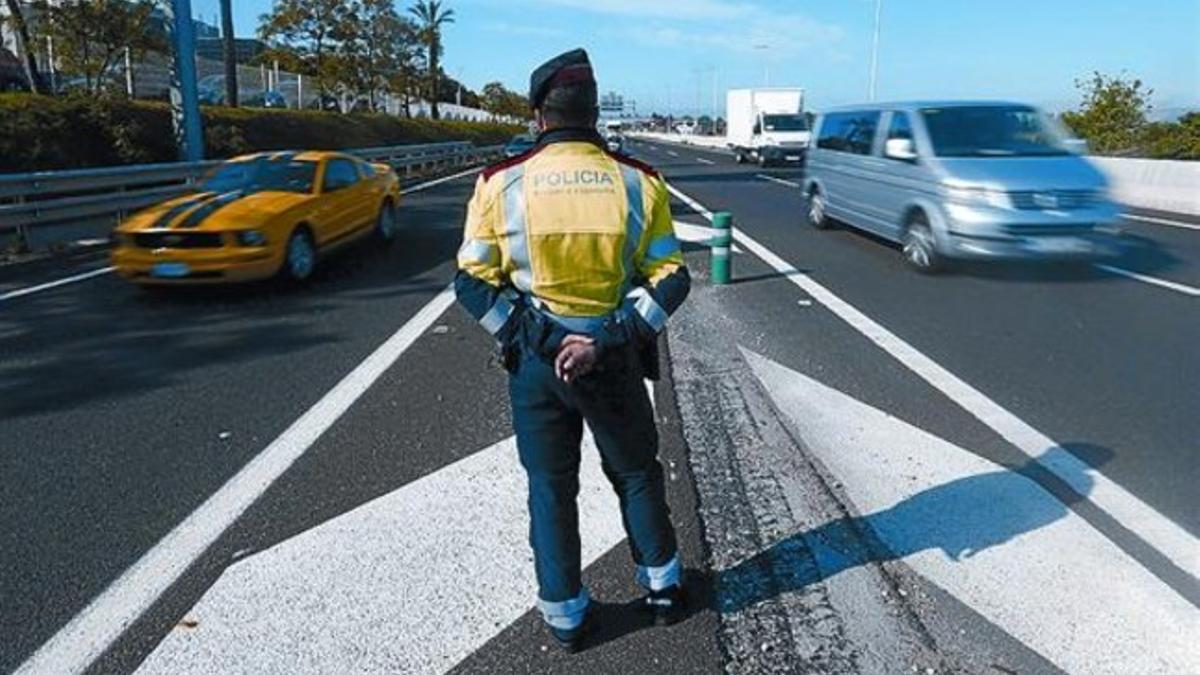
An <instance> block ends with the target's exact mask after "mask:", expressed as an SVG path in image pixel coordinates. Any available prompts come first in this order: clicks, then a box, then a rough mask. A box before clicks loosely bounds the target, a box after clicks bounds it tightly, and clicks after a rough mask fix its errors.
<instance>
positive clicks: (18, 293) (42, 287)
mask: <svg viewBox="0 0 1200 675" xmlns="http://www.w3.org/2000/svg"><path fill="white" fill-rule="evenodd" d="M480 171H483V167H476V168H474V169H468V170H466V171H461V172H459V173H456V174H454V175H452V176H443V177H442V178H438V179H437V180H432V181H429V182H428V183H419V184H417V185H414V186H412V187H410V188H407V189H405V190H401V191H400V194H402V195H406V194H411V193H413V192H420V191H421V190H425V189H427V188H431V187H433V186H435V185H441V184H442V183H446V182H449V181H452V180H455V179H458V178H462V177H463V176H470V175H471V174H475V173H479V172H480ZM116 269H117V268H115V267H102V268H100V269H97V270H92V271H90V272H83V273H82V274H75V275H72V276H69V277H64V278H62V279H57V280H55V281H49V282H46V283H44V284H38V285H37V286H30V287H28V288H18V289H17V290H15V291H9V292H7V293H0V302H4V301H5V300H13V299H15V298H19V297H22V296H26V295H32V294H34V293H40V292H41V291H48V290H50V289H52V288H58V287H59V286H66V285H68V284H74V283H78V282H80V281H86V280H88V279H92V278H95V277H99V276H103V275H105V274H111V273H112V272H113V271H115V270H116Z"/></svg>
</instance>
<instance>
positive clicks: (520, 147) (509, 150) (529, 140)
mask: <svg viewBox="0 0 1200 675" xmlns="http://www.w3.org/2000/svg"><path fill="white" fill-rule="evenodd" d="M535 143H537V141H536V140H535V139H534V137H533V136H531V135H529V134H517V135H516V136H513V137H512V138H510V139H509V140H508V143H506V144H505V146H504V156H505V157H516V156H517V155H520V154H523V153H526V152H529V151H530V150H532V149H533V146H534V144H535Z"/></svg>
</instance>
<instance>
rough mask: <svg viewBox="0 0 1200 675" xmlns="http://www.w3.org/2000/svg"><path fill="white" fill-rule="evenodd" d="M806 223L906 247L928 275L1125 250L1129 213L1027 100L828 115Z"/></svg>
mask: <svg viewBox="0 0 1200 675" xmlns="http://www.w3.org/2000/svg"><path fill="white" fill-rule="evenodd" d="M813 138H815V139H816V140H815V142H814V143H813V144H812V146H811V147H810V149H809V153H808V160H807V165H806V170H805V175H804V182H803V189H804V192H805V195H806V196H807V197H808V200H807V214H806V215H807V220H808V222H809V224H810V225H812V226H813V227H816V228H821V229H824V228H826V227H829V226H830V219H831V218H832V219H836V220H838V221H840V222H844V223H846V224H848V225H851V226H853V227H856V228H860V229H863V230H866V231H869V232H872V233H874V234H876V235H878V236H880V237H883V238H885V239H888V240H891V241H894V242H897V243H900V244H902V247H903V252H904V257H905V260H907V261H908V263H909V264H910V265H912V266H913V267H915V268H917V269H918V270H920V271H923V272H933V271H936V270H937V269H939V268H940V267H941V266H942V264H943V263H944V262H945V260H946V259H947V258H974V259H989V258H990V259H997V258H1010V259H1011V258H1098V257H1105V256H1109V255H1114V254H1115V253H1116V252H1117V249H1116V237H1115V236H1114V235H1115V234H1116V233H1117V232H1118V229H1117V225H1116V223H1117V221H1118V219H1119V217H1120V211H1119V209H1118V207H1117V205H1116V204H1115V203H1114V202H1113V201H1112V200H1111V199H1110V198H1109V196H1108V182H1107V179H1106V178H1105V177H1104V174H1102V173H1101V172H1100V170H1099V169H1097V168H1096V167H1095V166H1093V165H1092V164H1091V162H1089V161H1088V160H1087V159H1085V158H1084V157H1081V156H1079V155H1078V154H1075V153H1073V152H1072V150H1073V149H1075V148H1074V147H1073V146H1074V145H1076V144H1077V143H1078V142H1077V141H1073V140H1072V139H1070V138H1069V137H1068V136H1067V134H1066V133H1065V131H1064V130H1063V128H1062V127H1061V126H1060V125H1059V124H1058V122H1056V121H1055V120H1053V119H1052V118H1050V117H1048V116H1047V115H1045V114H1043V113H1042V112H1041V111H1039V110H1038V109H1036V108H1033V107H1031V106H1028V105H1024V104H1020V103H1008V102H992V101H988V102H978V101H972V102H968V101H919V102H910V103H888V104H870V105H861V106H844V107H840V108H834V109H831V110H828V111H826V112H824V113H823V114H822V115H821V116H820V118H819V119H818V120H817V124H816V127H815V129H814V134H813Z"/></svg>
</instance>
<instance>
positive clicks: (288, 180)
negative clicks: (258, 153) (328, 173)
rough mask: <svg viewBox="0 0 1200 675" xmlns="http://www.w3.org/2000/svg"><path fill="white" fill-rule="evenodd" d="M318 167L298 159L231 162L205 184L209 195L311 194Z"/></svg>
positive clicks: (310, 162) (203, 186) (204, 187)
mask: <svg viewBox="0 0 1200 675" xmlns="http://www.w3.org/2000/svg"><path fill="white" fill-rule="evenodd" d="M316 175H317V163H316V162H312V161H306V160H296V159H274V160H272V159H251V160H243V161H238V162H230V163H228V164H225V165H224V166H222V167H221V168H219V169H217V171H216V173H214V174H213V175H212V176H209V178H208V180H206V181H204V184H203V185H202V186H201V189H203V190H205V191H208V192H232V191H234V190H275V191H279V192H301V193H305V192H312V189H313V182H314V181H315V179H316Z"/></svg>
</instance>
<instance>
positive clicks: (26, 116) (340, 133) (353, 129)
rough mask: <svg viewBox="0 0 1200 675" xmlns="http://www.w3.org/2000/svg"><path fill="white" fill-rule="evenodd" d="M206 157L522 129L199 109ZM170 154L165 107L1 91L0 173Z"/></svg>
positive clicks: (490, 138)
mask: <svg viewBox="0 0 1200 675" xmlns="http://www.w3.org/2000/svg"><path fill="white" fill-rule="evenodd" d="M201 115H202V117H203V125H204V130H205V156H207V157H210V158H223V157H230V156H233V155H238V154H242V153H246V152H252V151H256V150H287V149H315V150H340V149H351V148H366V147H378V146H388V145H403V144H408V143H436V142H442V141H471V142H473V143H475V144H478V145H493V144H498V143H502V142H504V141H505V140H507V139H508V138H509V137H510V136H512V135H513V134H515V133H520V132H521V131H523V130H524V129H523V127H514V126H511V125H504V124H491V123H484V122H459V121H434V120H416V119H413V120H409V119H401V118H398V117H391V116H388V115H375V114H371V115H341V114H338V113H329V112H320V111H298V110H264V109H258V108H224V107H211V108H204V109H202V111H201ZM175 159H177V153H176V150H175V142H174V135H173V132H172V127H171V112H170V108H169V107H168V106H167V105H166V104H165V103H158V102H150V101H129V100H126V99H121V98H102V99H96V98H85V97H67V98H52V97H46V96H34V95H30V94H0V172H21V171H42V170H52V169H74V168H84V167H95V166H113V165H120V164H138V163H145V162H170V161H174V160H175Z"/></svg>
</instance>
